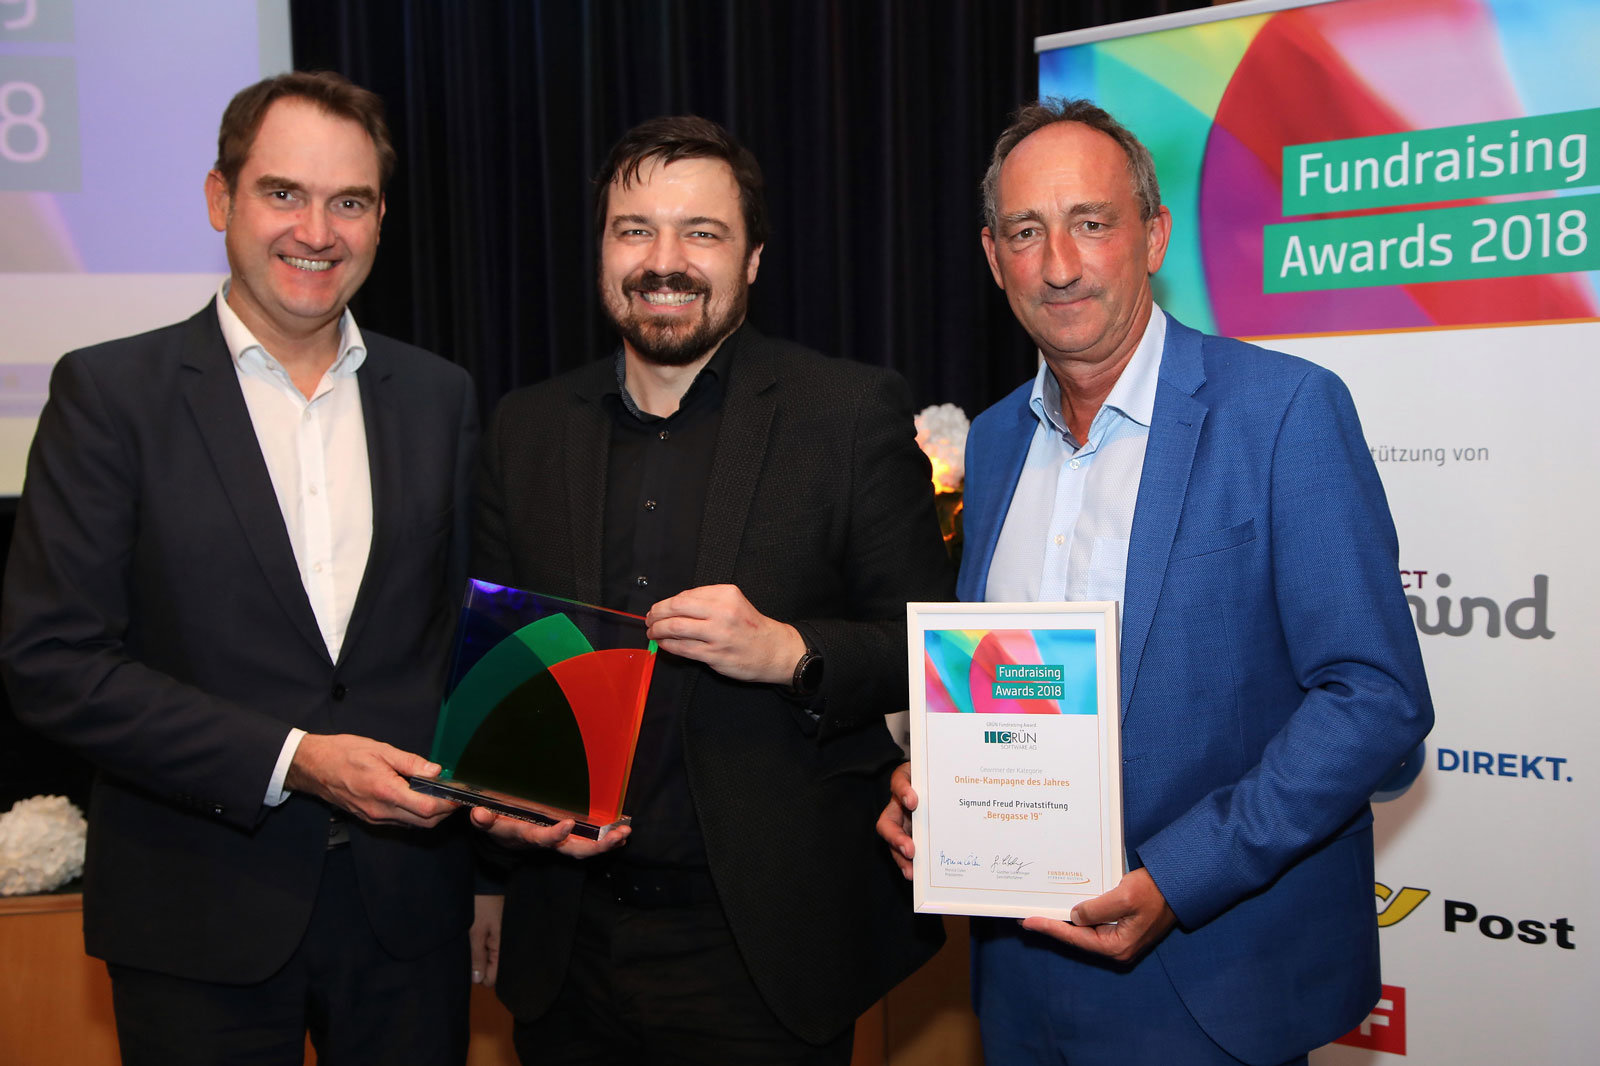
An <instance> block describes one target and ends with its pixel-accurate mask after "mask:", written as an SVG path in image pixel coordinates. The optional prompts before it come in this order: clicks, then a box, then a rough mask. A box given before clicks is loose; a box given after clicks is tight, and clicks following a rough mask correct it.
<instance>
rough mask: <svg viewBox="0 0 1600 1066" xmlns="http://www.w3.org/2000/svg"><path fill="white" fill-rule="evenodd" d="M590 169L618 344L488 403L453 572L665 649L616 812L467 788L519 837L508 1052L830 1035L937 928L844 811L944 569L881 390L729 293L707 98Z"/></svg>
mask: <svg viewBox="0 0 1600 1066" xmlns="http://www.w3.org/2000/svg"><path fill="white" fill-rule="evenodd" d="M598 186H599V203H598V205H597V209H596V223H597V227H598V229H599V234H600V251H601V256H600V258H601V267H600V277H599V286H600V294H601V298H602V301H603V303H604V306H605V309H606V312H607V315H608V316H609V317H610V319H611V320H612V322H613V323H614V324H615V326H616V327H617V331H618V333H619V334H621V337H622V345H621V347H620V349H619V350H618V351H616V352H615V353H614V354H613V355H612V356H611V357H609V358H606V359H602V360H600V361H598V362H596V363H594V364H591V365H589V366H587V367H584V368H582V369H580V370H577V371H575V372H573V373H570V374H566V375H564V376H562V377H559V378H556V379H554V380H552V381H549V382H546V383H544V384H542V385H538V386H535V387H533V388H530V389H524V390H521V391H519V392H516V393H513V394H511V395H510V396H508V397H507V398H506V399H505V400H504V402H502V404H501V405H500V408H499V410H498V411H497V412H496V415H495V417H494V419H493V420H492V425H491V427H490V430H489V433H488V436H487V439H486V443H485V449H484V462H483V468H482V470H481V472H480V476H479V480H478V484H477V489H476V492H477V505H476V518H477V531H476V536H475V542H474V548H475V551H474V556H475V558H474V573H475V575H476V576H479V577H482V578H485V579H488V580H491V581H495V582H500V583H504V584H510V585H514V586H517V587H520V588H527V589H533V590H537V591H539V592H544V593H548V594H554V595H560V596H567V597H571V598H574V599H579V600H584V601H587V602H590V603H599V604H603V605H604V606H607V607H612V608H617V609H620V610H625V611H632V612H634V613H637V614H642V615H645V616H646V618H647V621H648V623H649V633H650V636H651V638H652V639H654V640H656V641H657V642H658V644H659V647H660V649H661V651H662V652H663V653H664V654H663V655H662V656H661V658H660V660H659V662H658V664H657V667H656V672H655V679H654V681H653V683H652V686H651V690H650V695H649V699H648V703H647V706H646V709H645V718H644V725H643V728H642V730H641V734H640V738H639V744H638V750H637V756H636V759H635V763H634V770H633V776H632V780H631V784H630V787H629V792H628V799H627V804H626V809H627V810H628V812H629V813H630V814H631V815H632V817H633V823H632V827H631V835H630V833H629V832H628V831H626V830H624V831H620V832H617V833H614V834H612V835H610V836H608V837H607V841H606V844H607V847H605V848H600V847H597V846H595V845H593V844H591V843H589V842H586V841H581V840H579V839H578V838H576V837H570V836H568V831H569V830H570V828H571V827H570V824H563V825H560V826H555V827H552V828H538V827H533V826H529V825H527V824H526V823H520V822H513V821H510V820H499V821H496V820H495V819H494V817H493V816H492V815H490V814H488V813H487V812H483V811H478V812H475V814H474V818H475V820H477V821H478V823H479V824H480V826H483V827H486V828H487V829H488V831H489V832H490V833H492V834H493V835H494V836H495V837H496V838H497V839H499V840H501V841H504V842H508V843H512V844H519V845H525V846H526V845H532V846H534V848H537V849H539V850H530V851H528V852H526V853H525V861H523V862H522V863H521V864H520V865H519V866H517V867H516V868H515V869H514V870H513V871H512V874H511V877H510V882H509V885H508V891H507V899H506V904H505V925H504V939H503V945H502V953H501V959H502V961H501V972H500V976H499V991H500V995H501V998H502V999H504V1000H505V1002H506V1003H507V1005H509V1006H510V1007H511V1009H512V1011H513V1012H514V1013H515V1014H516V1017H517V1048H518V1052H519V1054H520V1055H521V1056H522V1058H523V1060H524V1061H526V1062H533V1061H537V1062H540V1063H562V1062H577V1061H583V1062H617V1063H635V1062H651V1063H670V1062H685V1063H688V1062H694V1063H701V1062H726V1063H743V1062H774V1063H777V1062H783V1063H845V1062H848V1061H849V1058H850V1051H851V1031H852V1027H853V1024H854V1020H855V1018H856V1017H857V1016H858V1015H859V1014H861V1012H862V1011H864V1010H865V1009H866V1008H867V1007H869V1006H871V1004H872V1003H873V1002H874V1001H875V1000H876V999H877V998H879V997H880V996H881V995H882V994H883V993H884V992H885V991H887V990H888V989H889V988H890V987H892V986H893V985H894V984H895V983H896V982H898V981H899V980H900V979H901V978H903V977H904V976H905V975H906V974H908V973H910V972H911V971H912V970H913V969H915V968H916V967H917V966H918V965H920V964H921V963H922V962H923V961H925V960H926V959H927V958H928V956H929V955H930V954H932V952H933V951H934V950H935V949H936V948H937V946H938V942H939V939H940V934H939V927H938V925H937V924H931V925H930V924H923V923H921V922H918V921H917V920H915V919H914V917H913V915H912V914H911V909H910V906H909V900H908V898H907V896H906V894H905V892H904V886H903V885H902V884H897V881H898V876H897V874H896V873H895V871H894V869H893V867H892V865H891V864H890V863H889V862H888V861H887V857H886V856H884V855H883V854H882V853H881V852H880V851H879V849H877V848H876V847H875V846H874V844H875V839H876V838H875V837H874V836H873V834H872V830H871V822H872V817H871V816H872V814H873V813H875V811H876V810H877V808H878V806H879V805H880V804H881V800H880V799H879V797H880V796H881V794H882V793H881V789H883V788H884V787H886V782H887V780H888V774H889V772H890V771H891V770H892V769H893V767H894V765H895V764H896V763H897V762H898V761H899V754H898V749H897V748H896V747H895V745H894V742H893V741H892V740H891V739H890V737H889V734H888V731H887V730H886V729H885V727H884V721H883V716H884V714H885V713H886V712H889V711H892V710H895V709H896V708H898V707H900V706H902V705H903V703H904V700H905V691H906V675H905V662H906V652H905V603H906V601H907V600H932V599H947V598H949V597H950V596H951V594H952V592H953V588H952V584H951V575H950V572H949V564H948V562H947V560H946V557H945V552H944V547H943V544H942V542H941V540H940V537H939V530H938V523H937V520H936V519H935V517H934V512H933V496H932V488H931V484H930V481H929V468H928V463H927V460H926V459H925V458H924V457H923V456H922V453H921V452H920V451H918V449H917V447H916V443H915V440H914V430H913V427H912V420H911V404H910V396H909V393H908V390H907V388H906V385H905V382H904V381H903V380H901V379H900V378H899V377H898V376H897V375H895V374H893V373H892V372H889V371H887V370H883V369H879V368H875V367H869V366H865V365H862V364H858V363H852V362H849V361H845V360H838V359H829V358H825V357H823V356H821V355H818V354H817V353H815V352H811V351H807V350H806V349H803V348H800V347H798V346H796V345H793V344H789V343H787V342H783V341H776V340H771V339H768V338H766V337H763V336H761V335H760V334H759V333H757V332H756V331H755V330H754V329H752V328H751V327H750V326H749V325H747V324H745V321H744V319H745V309H746V305H747V303H748V292H749V285H750V283H751V282H753V281H754V280H755V278H756V274H757V271H758V269H759V267H760V264H761V252H762V245H763V243H764V241H765V238H766V219H765V208H764V204H763V201H762V196H763V193H762V178H761V171H760V168H759V167H758V165H757V164H756V161H755V159H754V157H753V156H751V154H750V153H749V152H748V151H747V150H745V149H744V148H743V147H742V146H741V145H740V144H739V143H738V142H737V141H735V140H734V139H733V138H732V137H731V136H730V135H729V134H728V133H727V131H725V130H723V129H722V128H721V127H720V126H718V125H716V124H715V123H713V122H709V121H707V120H705V119H700V118H692V117H680V118H661V119H655V120H653V121H650V122H646V123H644V124H643V125H641V126H639V127H637V128H635V129H634V130H632V131H630V132H629V133H628V134H626V135H625V136H624V137H623V139H622V141H621V142H620V143H619V144H618V145H617V146H616V147H615V148H614V149H613V150H612V153H611V156H610V158H609V159H608V161H607V163H606V165H605V167H604V169H603V170H602V172H601V174H600V176H599V178H598ZM623 840H626V842H627V846H626V847H625V848H620V849H618V848H615V845H616V844H617V843H620V842H621V841H623ZM602 851H604V852H605V853H604V854H601V853H600V852H602Z"/></svg>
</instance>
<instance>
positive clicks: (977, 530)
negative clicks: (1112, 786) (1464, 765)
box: [959, 318, 1433, 1063]
mask: <svg viewBox="0 0 1600 1066" xmlns="http://www.w3.org/2000/svg"><path fill="white" fill-rule="evenodd" d="M1028 392H1029V385H1027V384H1025V385H1023V386H1022V387H1021V388H1018V389H1017V390H1016V391H1015V392H1013V393H1012V394H1011V395H1010V396H1008V397H1006V398H1005V399H1004V400H1002V401H1001V402H1000V403H998V404H996V405H995V406H994V407H992V408H990V409H989V410H987V411H985V412H984V413H983V414H982V415H980V416H979V417H978V418H977V420H976V421H975V422H974V423H973V426H972V431H971V434H970V435H969V437H968V441H967V472H966V476H967V481H966V500H965V502H966V508H965V523H966V542H967V543H966V558H965V561H964V563H963V566H962V569H961V577H960V588H959V593H960V596H961V598H962V599H964V600H982V599H983V598H984V590H985V588H986V587H987V585H988V580H989V566H990V563H991V561H992V560H993V558H994V550H995V542H996V540H997V539H998V537H999V533H1000V526H1001V524H1002V523H1003V522H1004V520H1005V515H1006V511H1007V509H1008V508H1009V506H1010V504H1011V496H1012V493H1013V491H1014V490H1015V488H1016V484H1017V478H1018V476H1019V474H1020V472H1021V470H1022V465H1023V460H1024V458H1025V456H1026V455H1027V451H1028V446H1029V442H1030V440H1031V439H1032V435H1033V429H1034V426H1035V419H1034V416H1033V414H1032V413H1031V411H1030V410H1029V408H1028ZM1398 570H1399V563H1398V546H1397V542H1396V538H1395V531H1394V524H1393V521H1392V520H1391V519H1390V516H1389V507H1388V503H1387V501H1386V500H1385V497H1384V493H1383V486H1382V484H1381V483H1380V482H1379V480H1378V474H1377V470H1376V468H1375V467H1374V466H1373V463H1372V459H1371V456H1370V455H1369V453H1368V451H1367V445H1366V441H1365V439H1364V438H1363V437H1362V433H1361V426H1360V423H1359V421H1358V420H1357V418H1356V412H1355V408H1354V405H1353V404H1352V403H1351V400H1350V396H1349V393H1348V392H1347V391H1346V389H1345V387H1344V385H1343V383H1341V382H1340V381H1339V379H1338V378H1337V377H1336V376H1335V375H1334V374H1332V373H1331V372H1329V371H1328V370H1326V369H1323V368H1322V367H1319V366H1317V365H1315V364H1313V363H1309V362H1306V361H1304V360H1301V359H1296V358H1293V357H1290V356H1286V355H1282V354H1279V353H1276V352H1268V351H1265V350H1263V349H1261V348H1257V347H1254V346H1253V345H1248V344H1244V343H1241V342H1239V341H1234V340H1228V339H1225V338H1220V337H1211V336H1206V335H1203V334H1201V333H1198V332H1196V331H1195V330H1192V329H1189V328H1188V327H1186V326H1183V325H1181V324H1179V323H1178V322H1177V321H1176V320H1174V319H1171V318H1169V320H1168V327H1167V337H1166V347H1165V349H1164V351H1163V353H1162V359H1161V368H1160V375H1159V384H1158V386H1157V392H1156V400H1155V409H1154V415H1153V418H1152V422H1151V428H1150V439H1149V444H1148V448H1147V450H1146V454H1145V461H1144V468H1143V474H1142V476H1141V480H1140V484H1139V495H1138V501H1137V504H1136V507H1135V510H1134V520H1133V529H1132V533H1131V536H1130V539H1129V546H1128V570H1127V584H1126V592H1125V597H1124V601H1123V605H1122V669H1121V686H1122V688H1121V701H1122V756H1123V760H1122V761H1123V770H1122V773H1123V803H1124V828H1125V832H1126V839H1127V848H1128V863H1129V866H1130V868H1138V867H1140V866H1144V867H1146V868H1148V869H1149V871H1150V874H1151V876H1152V877H1153V878H1154V879H1155V882H1156V884H1157V885H1158V886H1159V887H1160V888H1161V890H1162V892H1163V893H1164V894H1165V895H1166V898H1167V902H1168V903H1169V904H1170V905H1171V906H1172V909H1173V912H1174V913H1175V914H1176V915H1177V918H1178V926H1177V928H1175V929H1174V930H1173V931H1172V933H1171V934H1170V935H1168V936H1167V937H1166V938H1165V939H1164V940H1163V941H1162V942H1161V943H1160V944H1159V945H1158V946H1157V948H1156V949H1155V951H1154V952H1153V953H1152V954H1151V955H1150V956H1147V957H1146V958H1145V959H1144V960H1143V961H1142V962H1141V963H1140V965H1146V966H1149V965H1159V966H1162V967H1164V968H1165V969H1166V971H1167V973H1168V974H1169V976H1170V977H1171V980H1172V983H1173V985H1174V986H1175V988H1176V989H1177V991H1178V994H1179V995H1180V996H1181V997H1182V999H1183V1001H1184V1004H1185V1005H1186V1006H1187V1007H1188V1009H1189V1011H1190V1012H1191V1013H1192V1014H1193V1015H1194V1017H1195V1019H1196V1020H1197V1021H1198V1022H1199V1023H1200V1025H1201V1026H1202V1027H1203V1028H1204V1029H1205V1030H1206V1032H1207V1033H1208V1034H1209V1035H1210V1036H1211V1037H1212V1038H1213V1039H1214V1040H1216V1041H1217V1043H1219V1044H1220V1045H1222V1046H1223V1047H1224V1048H1226V1049H1227V1050H1228V1051H1229V1052H1230V1053H1232V1054H1233V1055H1235V1056H1237V1057H1238V1058H1240V1059H1242V1060H1244V1061H1245V1062H1250V1063H1258V1062H1259V1063H1276V1062H1282V1061H1284V1060H1286V1059H1289V1058H1293V1057H1294V1056H1297V1055H1301V1054H1304V1053H1305V1052H1306V1051H1308V1050H1309V1049H1311V1048H1313V1047H1317V1046H1320V1045H1322V1044H1324V1043H1327V1042H1328V1041H1330V1040H1333V1039H1335V1038H1336V1037H1338V1036H1340V1035H1342V1034H1343V1033H1345V1032H1347V1031H1349V1030H1350V1029H1351V1028H1352V1027H1354V1026H1355V1025H1357V1024H1359V1023H1360V1021H1361V1019H1362V1018H1364V1017H1365V1016H1366V1014H1367V1012H1368V1010H1369V1009H1370V1008H1371V1007H1372V1005H1373V1004H1374V1003H1375V1002H1376V1000H1377V999H1378V994H1379V985H1378V936H1377V924H1376V920H1375V917H1374V902H1373V880H1374V878H1373V857H1372V828H1371V825H1372V814H1371V809H1370V808H1369V806H1368V802H1367V801H1368V797H1369V796H1370V795H1371V794H1372V792H1373V791H1374V789H1375V788H1376V787H1377V785H1378V784H1379V782H1380V781H1382V779H1383V778H1384V776H1385V775H1386V774H1387V773H1388V772H1389V771H1390V770H1391V769H1392V768H1393V767H1394V766H1395V765H1397V764H1398V763H1399V762H1400V761H1401V760H1402V759H1403V758H1404V757H1405V755H1406V754H1407V753H1408V752H1410V751H1411V750H1412V749H1413V748H1414V747H1415V746H1416V745H1417V744H1418V742H1419V741H1420V740H1421V739H1422V737H1423V736H1424V735H1426V733H1427V731H1428V729H1429V727H1430V726H1431V725H1432V723H1433V707H1432V703H1431V701H1430V699H1429V696H1428V687H1427V681H1426V679H1425V678H1424V676H1423V670H1422V659H1421V654H1420V652H1419V649H1418V646H1417V635H1416V630H1415V627H1414V626H1413V624H1412V620H1411V615H1410V612H1409V610H1408V608H1407V606H1406V602H1405V598H1404V594H1403V592H1402V590H1401V587H1400V582H1399V579H1398V576H1397V571H1398ZM1063 950H1065V949H1063Z"/></svg>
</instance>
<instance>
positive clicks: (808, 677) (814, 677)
mask: <svg viewBox="0 0 1600 1066" xmlns="http://www.w3.org/2000/svg"><path fill="white" fill-rule="evenodd" d="M821 689H822V653H821V652H820V651H813V650H812V648H811V646H810V645H809V644H808V645H806V652H805V654H804V655H802V656H800V661H799V662H797V663H795V664H794V680H793V681H791V682H789V695H791V696H800V697H802V698H809V697H811V696H815V695H816V694H817V693H818V692H819V691H821Z"/></svg>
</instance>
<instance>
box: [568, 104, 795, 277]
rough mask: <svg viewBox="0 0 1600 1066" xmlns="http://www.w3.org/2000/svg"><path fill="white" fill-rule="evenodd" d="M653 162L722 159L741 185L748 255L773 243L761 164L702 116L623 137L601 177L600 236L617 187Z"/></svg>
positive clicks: (662, 122) (645, 126)
mask: <svg viewBox="0 0 1600 1066" xmlns="http://www.w3.org/2000/svg"><path fill="white" fill-rule="evenodd" d="M652 159H654V160H659V161H660V163H661V165H662V166H665V165H667V164H668V163H674V162H677V161H678V160H680V159H720V160H722V161H723V162H724V163H726V164H728V167H729V168H730V169H731V170H732V171H733V180H734V181H735V182H737V183H738V185H739V207H740V209H741V210H742V212H743V214H744V232H745V237H746V238H747V239H748V240H749V242H750V243H749V245H748V246H747V247H746V249H745V250H746V252H749V251H752V250H754V249H755V248H757V247H759V246H760V245H763V244H766V243H767V199H766V183H765V182H764V181H763V180H762V178H761V164H759V163H757V162H756V157H755V156H754V155H752V154H751V153H750V149H748V148H746V147H745V146H744V145H742V144H740V143H739V141H738V139H737V138H735V137H734V135H733V134H731V133H729V132H728V131H727V130H725V129H723V128H722V127H721V126H719V125H717V123H715V122H712V121H711V120H710V119H708V118H701V117H700V116H698V115H667V116H663V117H661V118H653V119H650V120H649V121H648V122H641V123H640V124H639V125H637V126H635V127H633V129H631V130H629V131H628V132H627V133H624V134H623V135H622V139H621V140H620V141H618V142H617V143H616V145H615V146H614V147H613V148H612V149H611V154H610V155H608V156H607V157H606V162H605V165H604V166H603V167H601V168H600V173H599V174H596V175H595V179H594V180H595V185H596V186H597V187H598V190H597V192H596V195H595V202H594V223H595V235H596V237H600V236H603V235H604V233H605V228H606V211H607V210H608V208H609V205H610V199H611V183H612V182H613V181H615V182H617V183H619V184H620V185H621V186H622V187H623V188H627V187H628V186H630V185H632V184H633V183H634V182H635V181H637V180H638V179H639V171H640V170H641V169H643V167H644V165H645V164H646V163H647V162H649V161H650V160H652Z"/></svg>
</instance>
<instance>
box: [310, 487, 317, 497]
mask: <svg viewBox="0 0 1600 1066" xmlns="http://www.w3.org/2000/svg"><path fill="white" fill-rule="evenodd" d="M316 494H317V487H316V486H315V485H312V486H311V495H313V496H315V495H316Z"/></svg>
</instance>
